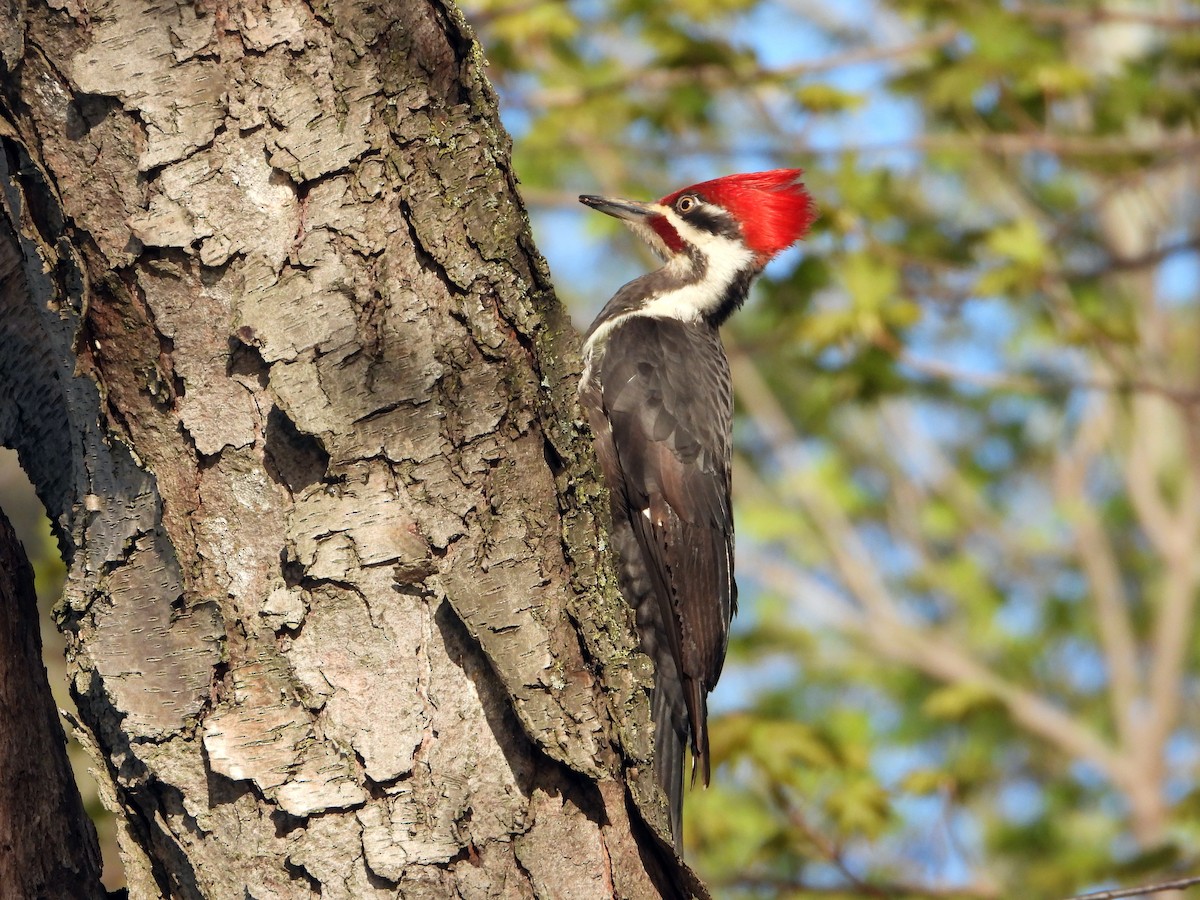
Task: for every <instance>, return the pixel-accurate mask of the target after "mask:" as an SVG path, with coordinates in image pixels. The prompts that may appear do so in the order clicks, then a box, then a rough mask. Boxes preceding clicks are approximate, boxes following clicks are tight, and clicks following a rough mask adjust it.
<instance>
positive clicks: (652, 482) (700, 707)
mask: <svg viewBox="0 0 1200 900" xmlns="http://www.w3.org/2000/svg"><path fill="white" fill-rule="evenodd" d="M800 174H801V173H800V170H799V169H776V170H774V171H771V172H756V173H753V174H749V175H729V176H726V177H725V178H717V179H714V180H712V181H705V182H702V183H700V184H694V185H692V186H691V187H687V188H684V189H683V190H680V191H676V192H675V193H673V194H668V195H667V196H665V197H663V198H662V199H661V200H659V201H658V202H657V203H639V202H635V201H631V200H616V199H610V198H607V197H595V196H591V195H584V196H581V197H580V198H579V199H580V201H581V202H582V203H585V204H587V205H588V206H590V207H592V208H593V209H597V210H599V211H600V212H602V213H607V214H608V215H610V216H615V217H616V218H618V219H621V220H622V221H623V222H625V224H627V225H629V226H630V227H631V228H632V229H633V230H634V231H635V232H636V233H637V234H638V235H639V236H641V237H642V238H643V239H644V240H645V241H646V242H647V243H649V244H650V246H651V248H653V249H654V251H655V252H656V253H657V254H658V255H659V256H661V257H662V258H663V259H664V261H665V265H664V266H663V267H662V268H660V269H658V270H656V271H654V272H651V273H649V274H647V275H643V276H641V277H640V278H637V279H635V280H633V281H631V282H630V283H629V284H627V285H625V286H624V287H623V288H621V289H620V290H619V291H618V292H617V294H616V296H614V297H613V298H612V299H611V300H609V301H608V304H607V305H606V306H605V307H604V309H603V310H602V311H601V313H600V315H599V316H598V317H597V318H596V321H595V322H593V323H592V327H591V328H589V329H588V333H587V336H586V343H585V345H584V357H583V358H584V369H583V379H582V381H581V383H580V386H579V398H580V401H581V403H582V404H583V406H584V408H585V409H586V410H587V414H588V420H589V423H590V424H591V428H592V433H593V435H594V439H595V444H596V453H597V456H598V457H599V459H600V465H601V468H602V470H603V472H604V477H605V480H606V481H607V482H608V488H609V492H610V495H611V503H612V519H613V542H614V545H615V547H616V550H617V555H618V560H619V576H620V582H621V590H622V592H623V593H624V595H625V597H626V599H627V600H628V601H629V603H630V604H631V605H632V606H633V608H634V610H635V614H636V619H637V624H638V631H639V634H640V638H641V643H642V649H643V650H644V651H645V653H646V654H647V655H648V656H649V657H650V658H651V659H652V660H654V665H655V677H654V695H653V702H652V713H653V718H654V727H655V739H654V770H655V776H656V778H657V780H658V782H659V784H661V785H662V788H663V790H664V792H665V793H666V795H667V800H668V803H669V807H670V818H671V833H672V837H673V840H674V842H675V845H676V847H679V846H680V841H681V829H680V816H681V814H682V811H683V748H684V744H685V742H688V743H690V745H691V751H692V783H693V784H695V782H696V778H697V777H698V776H699V777H700V778H702V779H703V782H704V784H705V785H707V784H708V780H709V752H708V723H707V718H708V708H707V698H708V693H709V691H711V690H712V689H713V687H714V686H715V685H716V683H717V678H718V676H719V675H720V674H721V667H722V665H723V664H724V662H725V649H726V646H727V645H728V642H729V623H730V621H731V619H732V618H733V614H734V611H735V610H736V608H737V585H736V584H735V583H734V580H733V514H732V511H731V508H730V498H729V494H730V444H731V437H730V427H731V422H732V418H733V383H732V380H731V379H730V376H729V363H728V361H727V360H726V359H725V350H724V348H723V347H722V346H721V338H720V335H719V334H718V332H717V329H718V328H719V327H720V325H721V324H722V323H723V322H724V321H725V320H726V319H728V318H729V316H730V315H732V314H733V313H734V312H735V311H736V310H737V309H738V308H739V307H740V306H741V305H742V303H744V302H745V300H746V294H747V291H748V290H749V288H750V283H751V282H752V281H753V280H754V278H755V276H757V275H758V274H759V272H761V271H762V269H763V266H765V265H766V263H767V262H768V261H769V260H770V259H771V258H772V257H773V256H775V254H777V253H779V252H780V251H781V250H784V249H785V248H787V247H789V246H791V245H792V244H793V243H795V242H796V241H797V240H799V239H800V238H801V237H802V236H803V235H804V233H805V231H807V229H808V226H809V225H810V224H811V223H812V220H813V218H814V215H815V213H814V211H813V208H812V203H811V200H810V198H809V196H808V194H807V193H806V192H805V190H804V188H803V186H802V185H801V184H800V183H799V181H798V179H799V176H800Z"/></svg>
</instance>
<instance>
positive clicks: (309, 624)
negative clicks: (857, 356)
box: [0, 0, 703, 900]
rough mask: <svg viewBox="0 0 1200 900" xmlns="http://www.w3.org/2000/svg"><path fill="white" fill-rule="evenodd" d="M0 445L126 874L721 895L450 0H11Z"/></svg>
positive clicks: (468, 893) (487, 94) (414, 888)
mask: <svg viewBox="0 0 1200 900" xmlns="http://www.w3.org/2000/svg"><path fill="white" fill-rule="evenodd" d="M0 57H2V60H3V65H4V76H3V96H2V97H0V112H2V115H3V119H2V120H0V141H2V143H3V150H4V152H3V154H0V185H2V187H3V202H4V210H3V211H4V215H3V216H0V243H3V242H4V241H7V243H8V244H9V246H10V247H11V248H12V249H13V250H14V252H15V253H16V254H18V258H17V263H16V265H15V267H10V268H11V271H10V272H8V275H7V277H6V285H5V287H6V290H5V291H4V294H3V297H4V301H3V306H2V308H0V334H5V335H15V337H14V338H13V339H11V340H10V339H8V338H6V339H5V340H4V341H3V343H2V344H0V442H3V443H5V444H8V445H11V446H15V447H16V449H17V450H18V452H19V453H20V455H21V459H22V464H23V466H24V467H25V469H26V471H27V472H28V473H29V474H30V476H31V478H32V480H33V481H34V483H35V486H36V487H37V489H38V492H39V495H40V496H41V498H42V500H43V502H44V503H45V505H46V507H47V509H48V510H49V511H50V515H51V518H52V520H53V521H54V524H55V527H56V529H57V533H58V535H59V539H60V541H61V543H62V546H63V550H64V554H65V556H66V559H67V562H68V566H69V577H68V586H67V590H66V593H65V596H64V598H63V601H62V604H61V605H60V608H59V616H60V619H61V624H62V626H63V628H64V630H65V632H66V633H67V635H68V638H69V641H70V651H69V657H70V671H71V677H72V689H73V692H74V694H75V696H76V699H77V702H78V704H79V707H80V716H81V719H82V721H83V723H84V725H85V727H86V729H87V731H88V732H89V734H90V736H91V740H92V741H93V742H94V744H95V752H96V755H97V761H98V763H99V764H100V767H101V769H102V770H103V771H102V773H101V774H102V775H103V776H105V777H106V778H107V781H108V785H107V793H108V794H109V800H110V802H111V803H112V805H113V806H114V808H115V809H116V812H117V814H118V817H119V819H120V827H121V834H120V840H121V847H122V858H123V861H124V864H125V868H126V874H127V878H128V880H129V885H130V893H131V896H132V897H133V898H141V897H157V896H172V897H185V898H194V897H206V898H223V897H230V898H233V897H237V898H243V897H254V898H285V897H287V898H290V897H315V896H318V895H319V896H321V897H322V898H325V900H328V898H334V897H348V898H363V897H375V896H379V897H395V896H404V897H433V898H448V897H458V896H461V897H464V898H474V897H480V898H483V897H647V896H659V895H666V896H687V895H700V894H703V889H702V888H701V887H700V886H699V885H698V884H697V883H696V882H695V879H694V877H693V876H692V875H691V874H690V873H689V872H688V871H687V869H686V868H684V867H683V866H682V864H680V863H679V862H678V861H677V860H676V859H675V858H674V856H673V854H672V853H671V851H670V849H669V843H670V836H669V831H668V830H667V828H666V822H665V815H664V812H665V811H664V808H663V805H662V802H661V796H660V795H659V794H658V793H657V789H656V788H655V787H654V785H653V779H652V776H651V775H650V769H649V767H648V765H647V764H646V760H647V756H648V753H649V748H650V744H651V741H650V733H649V730H650V726H649V714H648V706H647V703H646V698H645V685H646V671H645V667H646V665H647V664H646V662H645V660H644V659H643V658H642V657H641V656H639V655H638V654H637V653H636V652H635V651H634V648H635V639H634V637H633V631H632V623H631V619H630V616H629V614H628V612H627V610H626V608H625V606H624V604H623V602H622V601H621V599H620V597H619V596H618V595H617V593H616V591H615V587H614V582H613V581H612V579H611V577H610V576H609V573H608V570H607V568H606V567H605V566H604V565H602V557H601V556H600V555H599V554H598V553H597V552H596V549H595V548H596V547H597V545H598V536H599V533H600V526H599V524H598V522H599V517H600V516H602V515H603V513H602V510H603V509H604V504H603V502H601V496H600V494H599V492H598V488H597V482H596V479H595V476H594V474H593V469H592V463H591V454H590V451H589V450H588V437H587V435H586V433H584V432H583V431H582V430H581V426H580V423H579V417H578V414H577V411H576V407H575V402H574V389H575V383H576V372H577V363H578V361H577V354H576V336H575V334H574V332H573V330H572V329H571V327H570V324H569V322H568V319H567V318H566V316H565V315H564V313H563V311H562V310H561V308H560V307H559V306H558V305H557V303H556V301H555V300H554V297H553V295H552V292H551V288H550V284H549V278H548V275H547V272H546V268H545V265H544V263H543V261H542V260H541V258H540V257H539V256H538V255H537V252H536V250H535V249H534V248H533V246H532V243H531V241H530V238H529V234H528V230H527V222H526V216H525V213H524V210H523V208H522V206H521V203H520V200H519V199H518V197H517V195H516V191H515V187H514V182H513V178H512V175H511V172H510V170H509V163H508V145H507V138H506V136H505V135H504V133H503V131H502V130H501V128H500V126H499V123H498V119H497V117H496V112H495V98H494V95H493V93H492V91H491V89H490V87H489V86H488V85H487V83H486V81H485V80H484V78H483V76H482V74H481V72H480V57H479V53H478V49H477V47H476V46H475V45H474V44H473V42H472V40H471V38H470V36H469V34H468V32H467V30H466V27H465V25H464V24H463V22H462V20H461V18H460V17H459V15H458V13H457V12H456V11H455V10H453V9H450V8H446V7H444V6H442V5H441V3H440V2H439V0H410V2H405V3H394V4H378V3H368V2H357V3H355V2H328V3H312V4H307V3H302V2H293V0H267V2H265V3H261V4H257V3H224V2H220V0H215V2H210V3H200V4H192V3H184V2H162V0H109V2H102V3H96V4H94V5H92V4H89V5H87V8H85V5H84V4H83V3H82V2H80V0H49V2H47V3H28V4H22V3H20V2H17V3H16V9H15V12H14V13H11V14H8V15H6V16H5V17H4V18H3V20H0Z"/></svg>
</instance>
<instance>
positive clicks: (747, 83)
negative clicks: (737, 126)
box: [524, 25, 959, 110]
mask: <svg viewBox="0 0 1200 900" xmlns="http://www.w3.org/2000/svg"><path fill="white" fill-rule="evenodd" d="M958 33H959V31H958V28H957V27H955V26H953V25H946V26H944V27H942V28H938V29H935V30H934V31H931V32H929V33H928V34H924V35H921V36H919V37H916V38H914V39H913V40H911V41H908V42H907V43H903V44H898V45H894V46H866V47H856V48H854V49H852V50H848V51H846V52H845V53H837V54H833V55H830V56H826V57H823V58H821V59H814V60H809V61H806V62H801V63H796V64H795V65H791V66H784V67H783V68H778V69H769V68H764V67H762V66H749V67H733V66H728V65H718V64H708V65H695V66H681V67H674V68H662V67H655V68H641V69H630V70H627V71H625V72H622V73H621V75H620V76H619V77H617V78H614V79H613V80H612V81H610V82H607V83H605V84H603V85H590V86H588V87H555V88H547V89H543V90H538V91H533V92H531V93H530V94H529V95H528V97H526V98H525V99H524V102H525V103H526V104H527V105H528V106H530V107H532V108H536V109H542V110H548V109H559V108H563V107H571V106H578V105H579V104H580V103H586V102H587V101H588V100H590V99H592V98H593V97H599V96H607V95H609V94H611V93H612V92H613V91H623V92H628V91H631V90H644V91H651V92H656V91H664V90H669V89H670V88H672V87H676V86H678V85H681V84H700V85H703V86H705V87H707V88H710V89H712V90H721V89H734V88H740V89H749V90H755V91H757V90H759V89H761V88H764V87H771V86H775V85H778V84H780V83H783V82H788V81H793V80H795V79H799V78H805V77H808V76H810V75H817V74H820V73H823V72H829V71H832V70H834V69H844V68H847V67H849V66H859V65H864V64H865V63H873V62H883V61H886V60H893V59H900V58H903V57H906V56H911V55H913V54H916V53H923V52H925V51H928V50H933V49H936V48H938V47H942V46H945V45H946V44H948V43H950V42H951V41H952V40H954V38H955V37H957V36H958Z"/></svg>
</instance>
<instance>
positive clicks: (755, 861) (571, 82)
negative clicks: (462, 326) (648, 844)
mask: <svg viewBox="0 0 1200 900" xmlns="http://www.w3.org/2000/svg"><path fill="white" fill-rule="evenodd" d="M466 9H467V12H468V15H469V17H470V18H471V19H472V21H474V22H475V23H476V25H477V27H478V29H479V31H480V35H481V40H482V42H483V44H484V46H485V49H486V52H487V54H488V57H489V59H490V61H491V63H492V68H491V70H490V73H491V77H492V78H493V79H494V80H495V81H496V83H498V84H499V85H500V87H501V95H502V98H503V107H502V108H503V109H504V110H505V111H506V115H507V121H508V123H509V126H510V128H511V130H512V131H513V132H514V133H515V135H516V150H515V155H514V159H515V166H516V170H517V172H518V173H519V175H520V176H521V178H522V179H523V181H524V183H525V188H524V193H525V196H526V197H527V198H528V199H530V200H531V201H532V202H533V206H534V212H535V233H536V234H538V235H540V236H541V240H542V246H543V249H545V250H546V251H547V253H548V256H549V258H550V261H551V263H552V264H553V266H554V268H555V272H556V274H557V276H558V285H559V288H560V290H561V292H562V293H563V295H564V296H566V297H567V298H568V299H570V300H571V301H573V302H574V303H576V304H577V305H578V306H579V308H580V309H581V313H580V320H581V321H584V320H586V319H587V318H588V312H587V310H588V309H593V310H594V309H595V308H596V307H597V306H598V304H599V303H600V302H602V301H603V299H604V298H605V297H606V296H607V294H609V293H611V292H612V290H613V289H615V288H616V287H617V286H618V285H619V284H620V283H621V282H622V280H623V278H624V277H625V276H629V275H632V274H633V273H634V271H636V268H640V267H641V266H644V264H645V263H644V262H637V263H633V262H629V263H626V262H622V261H620V260H619V259H618V258H617V257H616V256H615V255H614V254H611V253H608V251H607V249H605V250H593V251H590V252H589V251H588V250H586V249H581V248H585V247H587V245H588V244H589V243H592V244H596V243H598V241H599V239H600V237H601V236H602V237H603V239H604V240H605V241H608V242H612V243H613V244H614V245H616V246H618V247H620V248H621V250H622V252H625V253H632V252H633V249H632V248H634V247H635V246H636V244H635V242H632V241H629V240H628V239H627V238H626V237H625V236H624V235H623V234H622V233H621V231H620V230H619V229H618V228H613V227H612V226H610V225H608V223H605V222H602V221H593V220H585V218H584V217H586V216H587V213H586V211H585V210H582V209H577V207H576V205H575V201H574V194H575V193H578V192H580V191H587V192H602V193H615V194H624V195H632V196H645V197H654V196H659V195H662V194H664V193H666V192H667V191H668V190H670V189H673V188H675V187H678V186H680V185H682V184H687V183H689V182H691V181H695V180H698V179H701V178H707V177H711V176H714V175H717V174H722V173H725V172H729V171H736V170H750V169H754V168H765V167H769V166H775V165H802V166H804V167H805V168H806V169H807V177H806V181H807V183H808V184H809V186H810V187H811V188H812V189H813V191H814V193H815V194H816V196H817V197H818V202H819V205H820V208H821V211H822V218H821V220H820V222H819V223H818V226H817V233H816V234H815V235H814V236H813V237H812V238H811V239H810V240H809V241H808V242H807V244H806V246H805V248H804V250H803V251H802V252H801V253H798V254H796V255H794V256H792V257H791V258H790V259H787V260H785V261H783V262H782V263H781V264H778V265H776V266H775V267H773V268H772V269H771V270H770V273H769V274H770V275H772V276H773V278H772V279H771V280H769V281H768V282H767V283H765V284H764V286H763V287H762V288H761V289H760V290H759V291H758V297H757V301H756V302H754V303H753V306H752V310H751V311H750V313H749V314H745V315H742V316H741V317H739V318H738V320H737V321H736V322H735V323H734V324H733V326H732V334H731V337H732V340H730V341H729V343H730V344H731V345H732V347H731V349H732V350H733V364H734V369H735V376H736V379H737V384H738V399H739V403H740V407H741V410H742V412H743V419H742V422H741V426H740V431H739V437H740V440H739V446H740V450H741V453H740V457H739V468H738V471H737V475H736V477H735V494H736V497H737V498H738V502H739V506H738V513H739V538H740V540H739V571H740V581H741V586H742V589H743V593H742V596H743V598H744V600H743V604H742V613H741V617H740V619H739V620H738V623H739V624H738V633H737V637H736V640H735V643H734V647H733V656H734V663H733V664H732V665H731V667H730V668H729V669H728V670H727V674H726V675H725V676H724V680H723V682H722V686H721V689H719V690H718V691H717V694H716V695H715V698H714V700H715V702H716V703H717V705H718V708H723V711H724V716H723V717H721V718H719V719H718V722H717V724H716V726H715V731H714V746H715V756H716V759H717V760H718V761H720V762H721V763H722V765H721V766H720V769H719V772H718V776H717V785H716V787H715V788H714V789H713V790H710V791H709V792H707V793H705V794H693V795H692V796H691V797H690V799H689V801H688V803H687V827H686V833H687V835H688V851H689V853H690V854H691V858H693V859H695V860H696V861H697V864H698V866H699V867H700V868H701V870H702V871H703V872H704V873H705V874H706V875H707V876H708V877H709V879H711V881H712V883H714V884H715V885H718V886H719V887H720V892H721V893H722V894H723V895H724V896H729V897H736V896H777V895H781V894H782V895H786V894H787V892H788V891H801V889H802V888H809V889H812V890H814V891H820V892H822V893H833V894H838V893H840V894H842V895H845V896H863V895H870V896H881V895H883V896H906V895H912V896H930V895H942V894H946V895H951V896H963V897H971V896H983V897H988V896H995V897H1018V896H1019V897H1029V898H1038V897H1056V896H1063V895H1066V894H1070V893H1074V892H1075V891H1077V890H1080V889H1082V888H1083V887H1085V886H1087V885H1099V884H1105V883H1109V882H1122V881H1125V882H1127V881H1130V880H1138V879H1141V880H1150V879H1152V878H1155V877H1169V876H1171V875H1173V874H1177V873H1180V872H1195V871H1196V868H1197V866H1200V859H1197V856H1198V852H1200V845H1198V838H1200V834H1198V833H1197V827H1196V810H1197V803H1198V798H1200V793H1198V792H1197V791H1196V787H1195V785H1196V776H1197V768H1198V764H1200V718H1198V715H1197V710H1198V709H1200V706H1198V705H1197V703H1196V702H1195V701H1196V690H1197V680H1196V676H1197V658H1196V652H1195V651H1196V644H1197V629H1196V622H1195V612H1196V600H1197V578H1198V577H1200V568H1198V567H1197V565H1196V559H1197V546H1198V543H1197V539H1198V537H1200V535H1198V533H1197V531H1198V529H1200V370H1198V368H1197V362H1196V360H1197V358H1198V353H1197V349H1198V348H1197V335H1198V334H1200V330H1198V327H1197V326H1198V325H1200V322H1198V312H1200V292H1198V288H1197V284H1198V283H1200V274H1198V273H1200V255H1198V253H1200V223H1198V217H1200V204H1198V192H1197V178H1198V177H1200V161H1198V159H1197V157H1198V156H1200V135H1198V134H1197V131H1196V125H1197V114H1198V113H1197V102H1196V97H1197V96H1200V93H1198V91H1200V37H1198V36H1200V27H1198V26H1200V11H1198V9H1197V7H1196V6H1195V4H1193V3H1188V2H1171V0H1163V2H1146V3H1128V4H1117V3H1112V4H1103V3H1093V2H1068V3H1054V4H1050V3H1037V2H1032V3H1010V2H1003V3H1001V2H999V0H967V2H955V3H944V2H940V0H895V2H886V0H859V2H853V3H849V4H847V3H837V4H823V3H816V2H808V0H722V2H715V3H714V2H708V0H705V2H694V0H670V2H649V0H622V2H617V3H613V4H603V5H599V4H593V3H587V2H571V3H550V2H546V3H541V2H513V0H471V2H469V3H467V4H466ZM585 221H586V223H587V224H586V226H585V225H584V222H585ZM583 227H587V228H594V229H596V230H595V231H588V232H583V231H582V230H581V229H582V228H583ZM601 229H607V230H603V231H601ZM602 254H603V255H602Z"/></svg>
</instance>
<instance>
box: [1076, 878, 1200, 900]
mask: <svg viewBox="0 0 1200 900" xmlns="http://www.w3.org/2000/svg"><path fill="white" fill-rule="evenodd" d="M1196 884H1200V875H1193V876H1192V877H1191V878H1180V879H1177V880H1176V881H1160V882H1158V883H1157V884H1146V885H1142V886H1141V887H1134V888H1120V889H1117V890H1112V891H1095V892H1094V893H1091V894H1076V895H1075V896H1073V897H1067V898H1066V900H1121V898H1122V897H1142V896H1144V895H1146V894H1161V893H1163V892H1165V891H1178V890H1182V889H1183V888H1186V887H1192V886H1193V885H1196Z"/></svg>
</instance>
